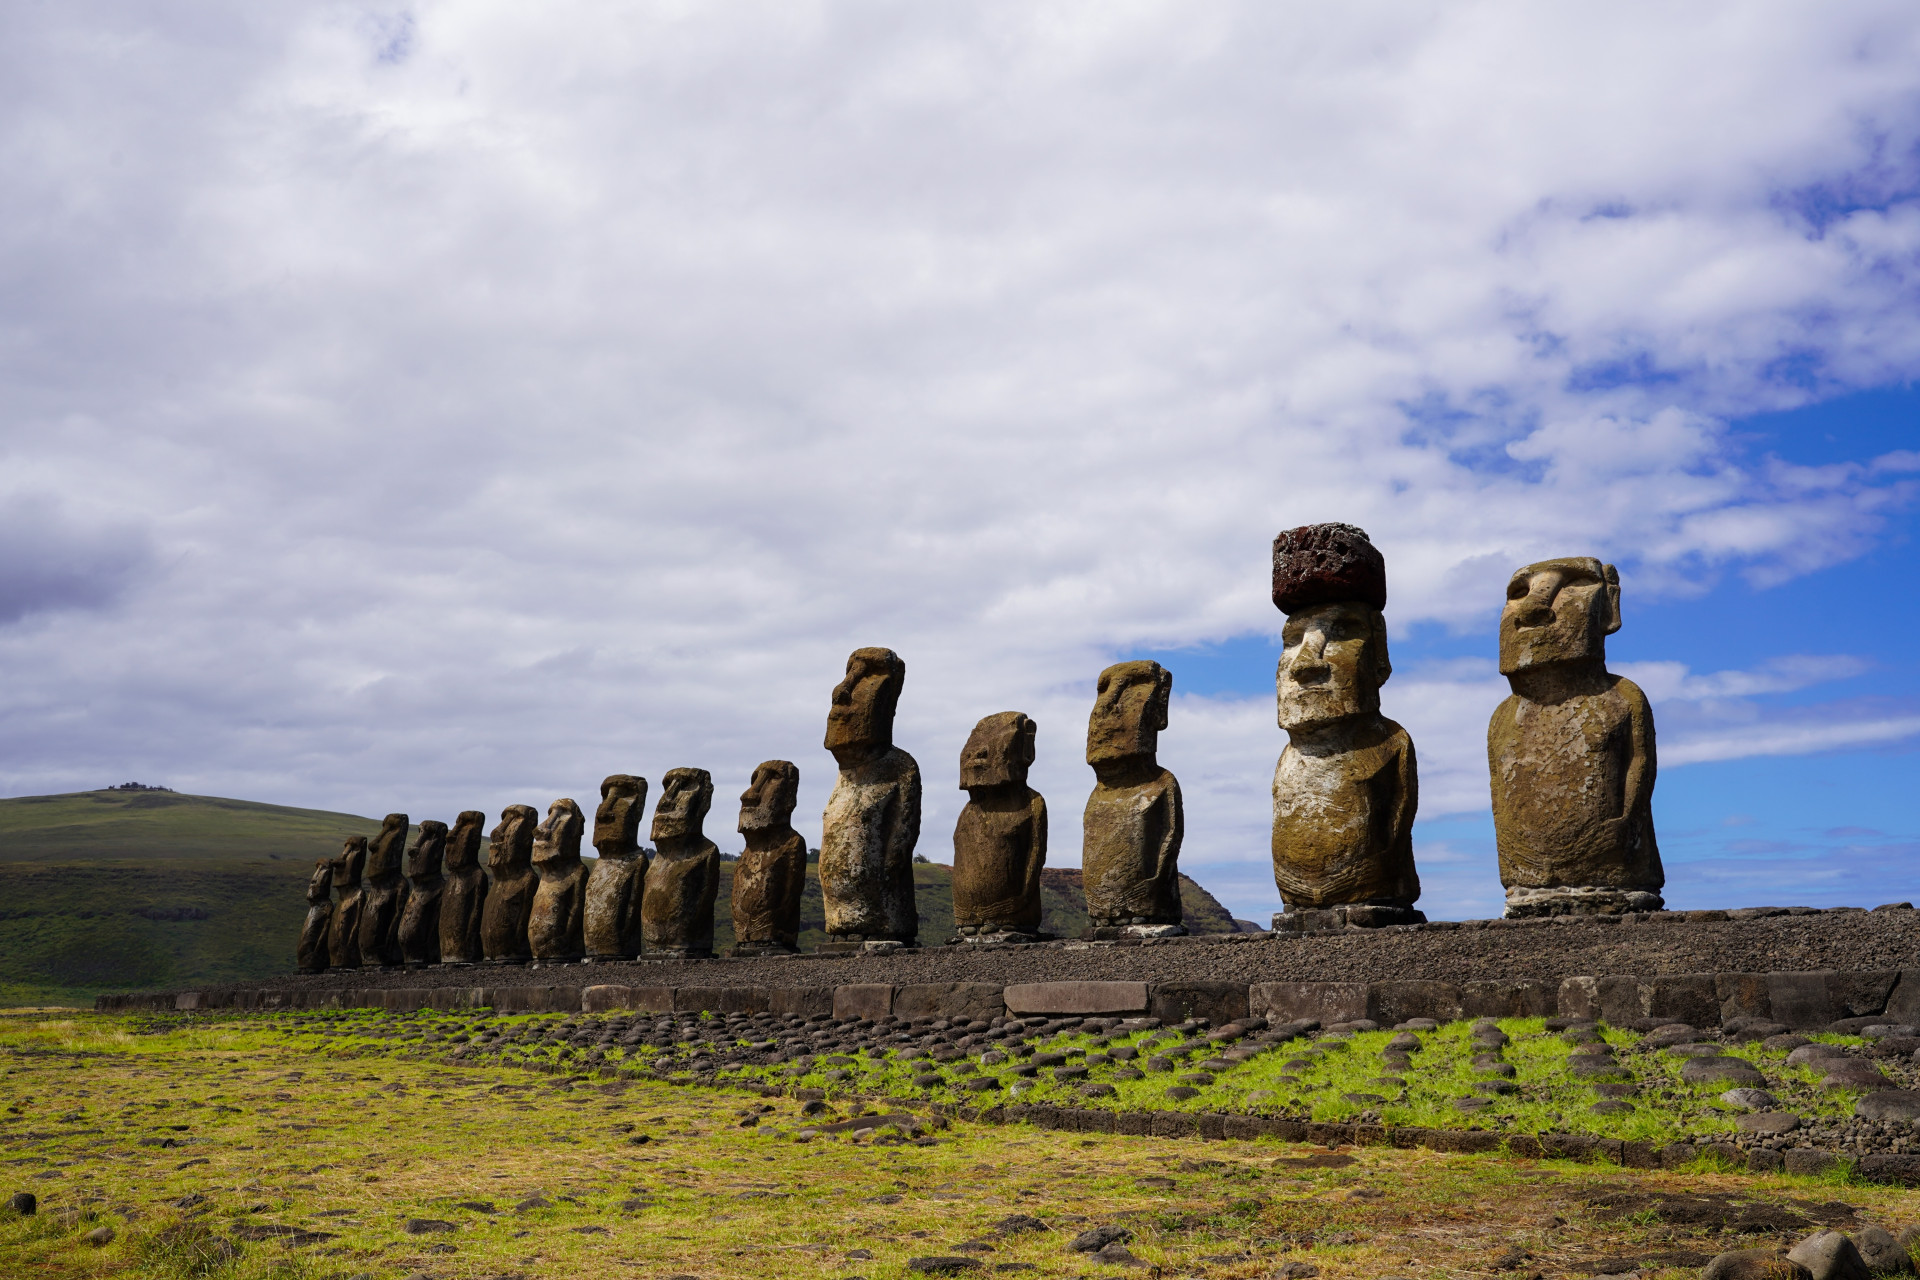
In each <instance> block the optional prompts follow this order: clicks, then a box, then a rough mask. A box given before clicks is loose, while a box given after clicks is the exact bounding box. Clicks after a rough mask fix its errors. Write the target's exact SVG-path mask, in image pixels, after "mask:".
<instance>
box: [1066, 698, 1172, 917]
mask: <svg viewBox="0 0 1920 1280" xmlns="http://www.w3.org/2000/svg"><path fill="white" fill-rule="evenodd" d="M1172 695H1173V673H1172V672H1171V671H1168V670H1167V669H1166V668H1165V667H1163V666H1161V665H1160V664H1159V663H1157V662H1121V663H1117V664H1115V665H1114V666H1111V667H1108V668H1107V669H1106V670H1105V671H1102V672H1101V673H1100V687H1099V692H1098V693H1097V694H1096V695H1095V696H1094V702H1093V715H1092V716H1091V717H1089V718H1088V720H1087V763H1088V764H1090V765H1092V766H1093V772H1094V777H1095V779H1096V782H1095V784H1094V788H1093V794H1092V795H1090V796H1088V797H1087V811H1086V815H1085V817H1084V818H1083V819H1082V827H1081V845H1080V867H1081V872H1080V874H1081V879H1082V882H1083V883H1084V884H1085V886H1086V891H1087V915H1088V917H1089V918H1090V919H1091V921H1092V923H1093V927H1094V930H1095V933H1096V935H1098V934H1099V931H1101V930H1118V931H1121V932H1125V933H1132V934H1138V935H1144V936H1166V935H1173V934H1181V933H1185V932H1186V930H1185V929H1183V928H1181V927H1180V917H1181V908H1180V841H1181V839H1182V837H1183V836H1184V835H1185V834H1186V815H1185V812H1184V811H1183V810H1182V808H1181V805H1180V783H1179V782H1178V781H1177V780H1176V779H1175V778H1174V776H1173V775H1172V774H1171V773H1168V772H1167V771H1166V770H1165V769H1162V768H1161V767H1160V762H1159V761H1158V760H1156V759H1155V758H1154V756H1155V753H1156V751H1157V750H1158V749H1159V735H1160V730H1162V729H1164V728H1166V727H1167V702H1168V699H1169V698H1171V697H1172Z"/></svg>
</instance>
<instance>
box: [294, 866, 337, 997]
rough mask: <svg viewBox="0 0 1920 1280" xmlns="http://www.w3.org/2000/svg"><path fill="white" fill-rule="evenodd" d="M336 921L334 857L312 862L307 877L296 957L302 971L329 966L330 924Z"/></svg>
mask: <svg viewBox="0 0 1920 1280" xmlns="http://www.w3.org/2000/svg"><path fill="white" fill-rule="evenodd" d="M332 922H333V861H332V859H330V858H322V859H320V860H319V861H318V862H316V863H314V864H313V875H311V876H310V877H308V879H307V918H306V920H305V921H304V922H302V924H301V925H300V946H299V949H298V950H297V951H296V952H295V953H294V961H295V963H296V964H298V965H299V967H300V972H302V973H320V972H322V971H323V970H325V969H326V967H327V926H328V925H330V924H331V923H332Z"/></svg>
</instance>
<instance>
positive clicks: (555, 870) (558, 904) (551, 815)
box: [527, 800, 587, 964]
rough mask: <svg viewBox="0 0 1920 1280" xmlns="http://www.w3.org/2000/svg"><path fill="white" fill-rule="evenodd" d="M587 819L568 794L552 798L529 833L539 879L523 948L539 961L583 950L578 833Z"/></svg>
mask: <svg viewBox="0 0 1920 1280" xmlns="http://www.w3.org/2000/svg"><path fill="white" fill-rule="evenodd" d="M586 830H587V819H586V816H585V815H584V814H582V813H581V812H580V806H579V805H578V804H575V803H574V802H573V801H572V800H555V801H554V802H553V804H552V805H550V806H548V808H547V820H546V821H545V822H543V823H541V824H540V829H539V830H538V831H536V832H535V833H534V836H533V872H534V875H535V876H536V877H537V878H538V880H539V887H538V888H537V889H535V890H534V894H533V909H532V911H531V912H530V913H529V915H528V917H527V948H528V950H530V951H531V952H532V953H533V958H534V959H535V960H538V961H540V962H541V963H542V964H572V963H574V962H576V961H578V960H580V959H581V958H582V957H584V956H585V955H586V952H587V946H586V906H587V864H586V863H584V862H582V861H580V837H581V836H583V835H585V834H586Z"/></svg>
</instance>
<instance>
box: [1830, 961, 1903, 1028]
mask: <svg viewBox="0 0 1920 1280" xmlns="http://www.w3.org/2000/svg"><path fill="white" fill-rule="evenodd" d="M1899 977H1900V973H1899V970H1897V969H1879V970H1841V971H1839V972H1837V973H1830V974H1829V975H1828V977H1827V996H1828V999H1829V1000H1831V1001H1832V1004H1833V1009H1834V1017H1835V1018H1858V1017H1866V1016H1868V1015H1877V1014H1881V1013H1883V1012H1884V1011H1885V1010H1886V1007H1887V1000H1888V999H1889V998H1890V997H1891V996H1892V995H1893V988H1894V983H1895V982H1896V981H1897V980H1898V979H1899Z"/></svg>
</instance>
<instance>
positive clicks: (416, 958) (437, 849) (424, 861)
mask: <svg viewBox="0 0 1920 1280" xmlns="http://www.w3.org/2000/svg"><path fill="white" fill-rule="evenodd" d="M446 851H447V824H446V823H444V822H434V821H431V820H429V821H426V822H422V823H421V824H420V838H419V839H418V840H416V841H414V845H413V848H411V849H409V850H407V904H406V906H405V908H404V909H402V911H401V913H400V956H401V959H403V960H405V961H406V964H407V967H408V968H409V969H421V968H425V967H426V966H427V965H430V964H438V963H440V900H441V898H442V896H443V895H444V894H445V892H446V887H447V880H446V876H445V874H444V873H443V872H442V865H443V862H444V860H445V858H446Z"/></svg>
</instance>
